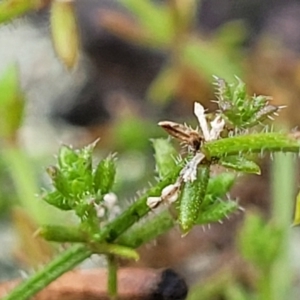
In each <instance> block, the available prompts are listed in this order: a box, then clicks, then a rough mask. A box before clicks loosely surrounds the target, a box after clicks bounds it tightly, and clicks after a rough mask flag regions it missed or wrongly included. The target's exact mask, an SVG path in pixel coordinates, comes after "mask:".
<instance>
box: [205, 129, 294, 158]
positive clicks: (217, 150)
mask: <svg viewBox="0 0 300 300" xmlns="http://www.w3.org/2000/svg"><path fill="white" fill-rule="evenodd" d="M201 150H202V151H203V153H205V155H206V156H207V157H215V158H222V157H226V156H230V155H239V154H241V153H260V152H262V151H269V152H279V151H280V152H295V153H298V152H299V150H300V143H299V141H298V140H296V139H295V138H293V137H292V135H288V134H284V133H275V132H272V133H254V134H247V135H242V136H235V137H230V138H224V139H220V140H217V141H212V142H207V143H205V144H204V146H203V147H202V149H201Z"/></svg>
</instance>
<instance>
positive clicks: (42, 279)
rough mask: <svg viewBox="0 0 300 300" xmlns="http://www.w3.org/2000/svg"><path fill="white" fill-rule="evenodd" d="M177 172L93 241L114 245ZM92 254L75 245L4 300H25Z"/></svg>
mask: <svg viewBox="0 0 300 300" xmlns="http://www.w3.org/2000/svg"><path fill="white" fill-rule="evenodd" d="M179 170H180V169H179V168H178V169H177V170H176V171H175V172H174V173H173V174H172V176H170V177H169V178H167V179H165V180H163V181H161V182H160V183H158V184H157V185H156V186H155V187H152V188H150V189H149V190H148V192H147V193H145V194H144V195H143V196H142V197H141V198H140V199H138V200H137V201H136V202H135V203H133V204H132V205H131V206H130V207H129V208H128V209H127V210H126V211H125V212H124V213H123V214H121V215H120V216H119V217H118V218H116V219H115V220H114V221H112V222H111V223H110V224H108V225H107V226H105V227H104V228H103V229H102V230H101V231H100V232H99V234H98V235H97V236H96V237H95V238H97V242H98V243H101V242H108V243H109V242H113V241H114V240H115V239H116V238H118V237H119V236H120V235H121V234H122V233H124V232H125V231H126V230H127V229H128V228H129V227H131V226H132V225H133V224H134V223H135V222H137V221H139V220H140V218H142V217H143V216H145V215H146V214H147V213H148V212H149V210H150V208H149V207H148V206H147V203H146V201H147V198H148V197H149V196H159V195H160V193H161V191H162V189H163V188H164V187H165V186H166V185H168V184H170V183H172V182H174V180H175V178H176V177H177V176H178V173H179ZM92 253H93V250H91V249H90V247H89V246H87V245H75V246H72V247H71V248H69V249H68V250H66V251H65V252H63V253H61V254H60V255H59V256H58V257H56V258H55V259H54V260H53V261H52V262H50V263H49V264H48V265H47V266H45V268H44V269H43V270H41V271H39V272H37V273H36V274H34V275H33V276H32V277H31V278H29V279H28V280H25V281H23V282H22V283H21V284H20V285H19V286H17V287H16V288H15V289H14V290H13V291H12V292H11V293H9V295H7V297H6V298H4V299H5V300H15V299H18V300H26V299H29V298H30V297H32V296H33V295H34V294H36V293H37V292H38V291H40V290H41V289H43V288H44V287H46V286H47V285H48V284H49V283H50V282H52V281H54V280H55V279H56V278H58V277H59V276H61V275H62V274H63V273H65V272H67V271H69V270H71V269H72V268H74V267H75V266H76V265H77V264H79V263H80V262H82V261H83V260H85V259H86V258H88V257H89V256H90V255H91V254H92Z"/></svg>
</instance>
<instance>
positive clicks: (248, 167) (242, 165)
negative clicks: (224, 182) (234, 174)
mask: <svg viewBox="0 0 300 300" xmlns="http://www.w3.org/2000/svg"><path fill="white" fill-rule="evenodd" d="M219 164H221V165H222V166H223V167H225V168H229V169H233V170H236V171H240V172H244V173H250V174H258V175H259V174H260V167H259V166H258V165H257V164H256V163H255V162H254V161H251V160H248V159H246V158H244V157H238V156H229V157H224V158H222V159H220V160H219Z"/></svg>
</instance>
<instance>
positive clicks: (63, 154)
mask: <svg viewBox="0 0 300 300" xmlns="http://www.w3.org/2000/svg"><path fill="white" fill-rule="evenodd" d="M77 160H78V154H77V153H76V151H75V150H74V149H72V148H71V147H69V146H66V145H62V146H61V147H60V149H59V152H58V158H57V161H58V165H59V167H60V168H70V167H71V166H72V164H74V163H76V162H77Z"/></svg>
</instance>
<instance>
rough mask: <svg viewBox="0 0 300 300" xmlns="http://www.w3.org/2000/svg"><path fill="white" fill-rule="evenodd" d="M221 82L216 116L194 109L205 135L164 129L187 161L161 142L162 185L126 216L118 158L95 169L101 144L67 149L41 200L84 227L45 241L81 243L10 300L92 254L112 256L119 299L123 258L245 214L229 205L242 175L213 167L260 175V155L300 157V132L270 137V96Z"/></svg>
mask: <svg viewBox="0 0 300 300" xmlns="http://www.w3.org/2000/svg"><path fill="white" fill-rule="evenodd" d="M215 84H216V87H217V91H216V96H217V99H216V103H217V105H218V110H217V111H216V112H215V113H214V114H211V115H207V114H205V111H204V108H203V107H202V105H201V104H199V103H195V111H194V112H195V115H196V117H197V119H198V121H199V129H192V128H190V127H189V126H187V125H182V124H178V123H175V122H171V121H163V122H160V123H159V125H160V126H161V127H162V128H164V129H165V130H166V131H167V132H168V133H169V134H170V135H171V136H174V137H175V138H177V139H179V140H180V141H181V142H182V143H183V145H184V146H185V147H186V148H187V151H186V155H184V156H182V155H179V154H177V153H178V152H177V151H176V149H175V148H174V147H173V146H172V145H171V142H170V140H165V139H158V140H154V141H153V146H154V150H155V160H156V166H157V173H158V176H159V180H158V181H157V182H156V183H154V184H153V186H152V187H151V188H150V189H148V190H147V191H146V192H145V193H144V194H143V195H142V196H140V197H139V198H138V199H137V200H136V201H135V202H134V203H133V204H131V205H129V206H128V207H125V208H124V210H123V212H121V213H120V212H119V206H118V202H116V197H115V195H114V194H113V184H114V181H115V173H116V166H115V157H114V156H113V155H109V156H108V157H107V158H105V159H102V160H101V161H100V162H99V163H98V164H96V165H94V164H93V160H92V153H93V149H94V147H95V145H96V142H95V143H93V144H91V145H89V146H87V147H85V148H83V149H78V150H74V149H72V148H71V147H68V146H63V147H62V148H61V149H60V151H59V154H58V158H57V165H56V166H50V167H49V168H48V169H47V172H48V174H49V176H50V178H51V180H52V183H53V190H51V191H44V192H43V196H42V199H43V200H44V201H46V202H47V203H49V204H51V205H53V206H55V207H57V208H58V209H60V210H72V211H74V212H75V214H76V215H77V216H78V220H79V223H78V225H77V226H74V227H68V226H58V225H55V224H49V225H47V226H42V227H41V229H40V235H41V236H43V237H44V238H45V239H46V240H49V241H56V242H69V243H71V244H74V245H72V246H70V247H69V248H68V249H67V250H65V251H64V252H63V253H60V254H59V255H58V256H57V257H56V258H54V259H53V261H52V262H51V263H50V264H48V265H46V266H45V267H44V268H43V269H42V270H41V271H39V272H37V273H36V274H35V275H33V276H32V277H31V278H29V279H27V280H25V281H23V282H22V283H21V284H20V285H19V286H18V287H16V288H15V289H14V290H13V291H11V292H10V293H9V294H8V295H7V296H6V297H5V299H6V300H7V299H28V298H29V297H31V296H33V295H34V294H35V293H36V292H37V291H39V290H41V289H42V288H43V287H45V286H46V285H47V284H49V283H50V282H51V281H53V280H55V279H56V278H57V277H58V276H60V275H61V274H63V273H64V272H66V271H68V270H70V269H72V268H73V267H75V266H76V265H77V264H78V263H80V262H81V261H83V260H84V259H86V258H87V257H89V256H90V255H91V254H93V253H98V254H104V255H106V257H107V259H108V270H109V273H110V275H109V277H108V278H109V282H108V290H109V293H110V296H111V297H112V298H113V297H115V296H116V294H117V286H116V269H117V267H116V264H117V260H116V258H117V257H125V258H129V259H137V258H138V254H137V252H136V251H135V250H134V249H135V248H137V247H138V246H140V245H142V244H143V243H146V242H148V241H150V240H152V239H154V238H156V237H157V236H158V235H160V234H162V233H164V232H166V231H167V230H168V229H170V228H172V227H173V226H174V225H176V224H177V223H179V225H180V227H181V230H182V232H183V234H187V233H188V232H189V231H190V230H191V229H192V228H193V226H195V225H202V224H208V223H211V222H217V221H221V220H222V219H224V218H225V217H226V216H227V215H228V214H230V213H232V212H234V211H235V210H237V209H238V207H239V206H238V204H237V203H236V201H233V200H229V199H227V200H224V199H222V197H223V196H224V195H225V194H226V193H227V192H228V191H229V189H230V187H231V186H232V184H233V183H234V180H235V176H234V175H232V174H231V173H227V172H224V173H220V174H219V175H216V176H212V175H211V171H210V170H211V168H213V166H214V165H216V164H218V165H223V166H225V167H226V168H230V169H233V170H237V171H239V172H245V173H255V174H259V173H260V170H259V167H258V166H257V164H256V163H255V162H254V160H253V159H254V156H253V154H255V153H256V154H260V153H261V152H262V151H269V152H295V153H298V152H299V149H300V144H299V142H298V140H297V138H296V137H297V135H296V134H285V133H277V132H270V129H269V128H270V127H269V126H266V125H263V122H264V121H265V120H266V118H267V117H270V116H271V115H272V114H274V113H277V112H278V110H280V107H276V106H272V105H270V104H269V99H268V97H265V96H253V97H250V96H248V95H247V93H246V87H245V84H244V83H243V82H242V81H241V80H239V79H238V80H237V83H236V84H228V83H227V82H225V81H224V80H222V79H220V78H216V79H215ZM208 119H209V120H211V121H210V122H208ZM253 127H256V129H257V128H260V130H261V133H251V132H250V131H249V130H250V129H252V128H253ZM257 130H258V129H257ZM176 157H177V158H176ZM161 204H167V207H169V208H170V210H171V211H172V213H170V211H169V210H166V209H161V210H159V211H158V213H157V214H156V215H155V216H152V217H151V218H147V217H146V216H147V214H148V213H149V212H150V211H151V209H156V207H157V206H160V205H161Z"/></svg>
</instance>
